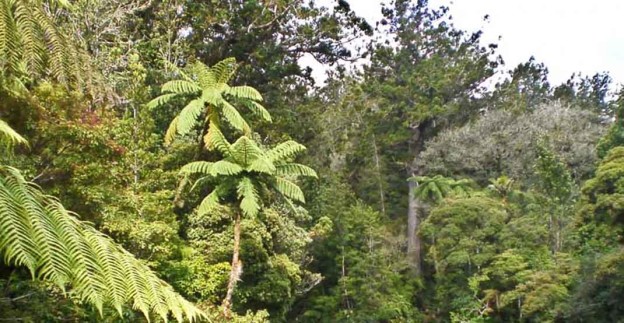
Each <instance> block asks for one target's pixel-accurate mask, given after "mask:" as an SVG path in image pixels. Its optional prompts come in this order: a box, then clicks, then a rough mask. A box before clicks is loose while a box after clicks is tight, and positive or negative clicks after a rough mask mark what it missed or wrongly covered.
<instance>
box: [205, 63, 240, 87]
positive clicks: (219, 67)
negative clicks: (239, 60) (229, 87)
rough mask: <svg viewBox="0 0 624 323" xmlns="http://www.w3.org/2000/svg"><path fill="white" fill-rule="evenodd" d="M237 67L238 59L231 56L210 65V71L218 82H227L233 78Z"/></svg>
mask: <svg viewBox="0 0 624 323" xmlns="http://www.w3.org/2000/svg"><path fill="white" fill-rule="evenodd" d="M237 68H238V66H237V64H236V59H235V58H233V57H229V58H226V59H224V60H222V61H220V62H218V63H217V64H215V65H213V66H212V67H210V71H211V72H212V73H213V75H214V76H215V79H216V81H217V83H227V82H229V81H230V80H231V79H232V76H234V73H236V69H237Z"/></svg>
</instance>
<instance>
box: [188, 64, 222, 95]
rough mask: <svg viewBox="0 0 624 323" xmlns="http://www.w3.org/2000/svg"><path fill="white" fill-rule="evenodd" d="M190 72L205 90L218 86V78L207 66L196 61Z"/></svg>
mask: <svg viewBox="0 0 624 323" xmlns="http://www.w3.org/2000/svg"><path fill="white" fill-rule="evenodd" d="M188 71H189V72H190V74H191V75H193V76H194V77H195V79H196V82H198V83H199V85H200V86H201V87H202V88H204V89H209V88H215V87H216V86H217V83H218V82H217V78H216V77H215V75H214V73H213V72H212V71H211V70H210V68H209V67H208V66H206V64H204V63H202V62H199V61H195V62H194V63H193V64H191V65H190V66H189V67H188Z"/></svg>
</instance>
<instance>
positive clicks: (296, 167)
mask: <svg viewBox="0 0 624 323" xmlns="http://www.w3.org/2000/svg"><path fill="white" fill-rule="evenodd" d="M275 167H276V170H277V172H276V174H277V175H281V176H306V177H314V178H318V176H317V174H316V171H314V169H312V168H310V167H308V166H306V165H302V164H297V163H287V164H279V165H276V166H275Z"/></svg>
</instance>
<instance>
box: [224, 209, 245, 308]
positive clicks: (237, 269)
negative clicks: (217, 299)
mask: <svg viewBox="0 0 624 323" xmlns="http://www.w3.org/2000/svg"><path fill="white" fill-rule="evenodd" d="M240 222H241V218H240V214H239V213H237V214H236V219H235V220H234V251H233V253H232V269H231V270H230V280H229V282H228V286H227V294H226V295H225V299H224V300H223V305H222V306H223V315H224V316H225V318H226V319H229V318H230V317H231V315H232V296H233V295H234V288H235V287H236V283H237V282H238V281H239V279H240V275H241V274H242V272H243V264H242V263H241V262H240V260H239V259H238V253H239V250H240V233H241V228H240Z"/></svg>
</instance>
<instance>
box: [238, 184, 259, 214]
mask: <svg viewBox="0 0 624 323" xmlns="http://www.w3.org/2000/svg"><path fill="white" fill-rule="evenodd" d="M236 193H237V194H238V198H239V199H240V201H241V202H240V208H241V210H242V211H243V214H245V215H246V216H250V217H253V216H256V215H257V214H258V211H260V198H259V197H258V191H257V190H256V187H255V185H254V183H253V181H252V180H251V179H249V177H243V178H242V179H241V180H240V181H239V182H238V187H237V188H236Z"/></svg>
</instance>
